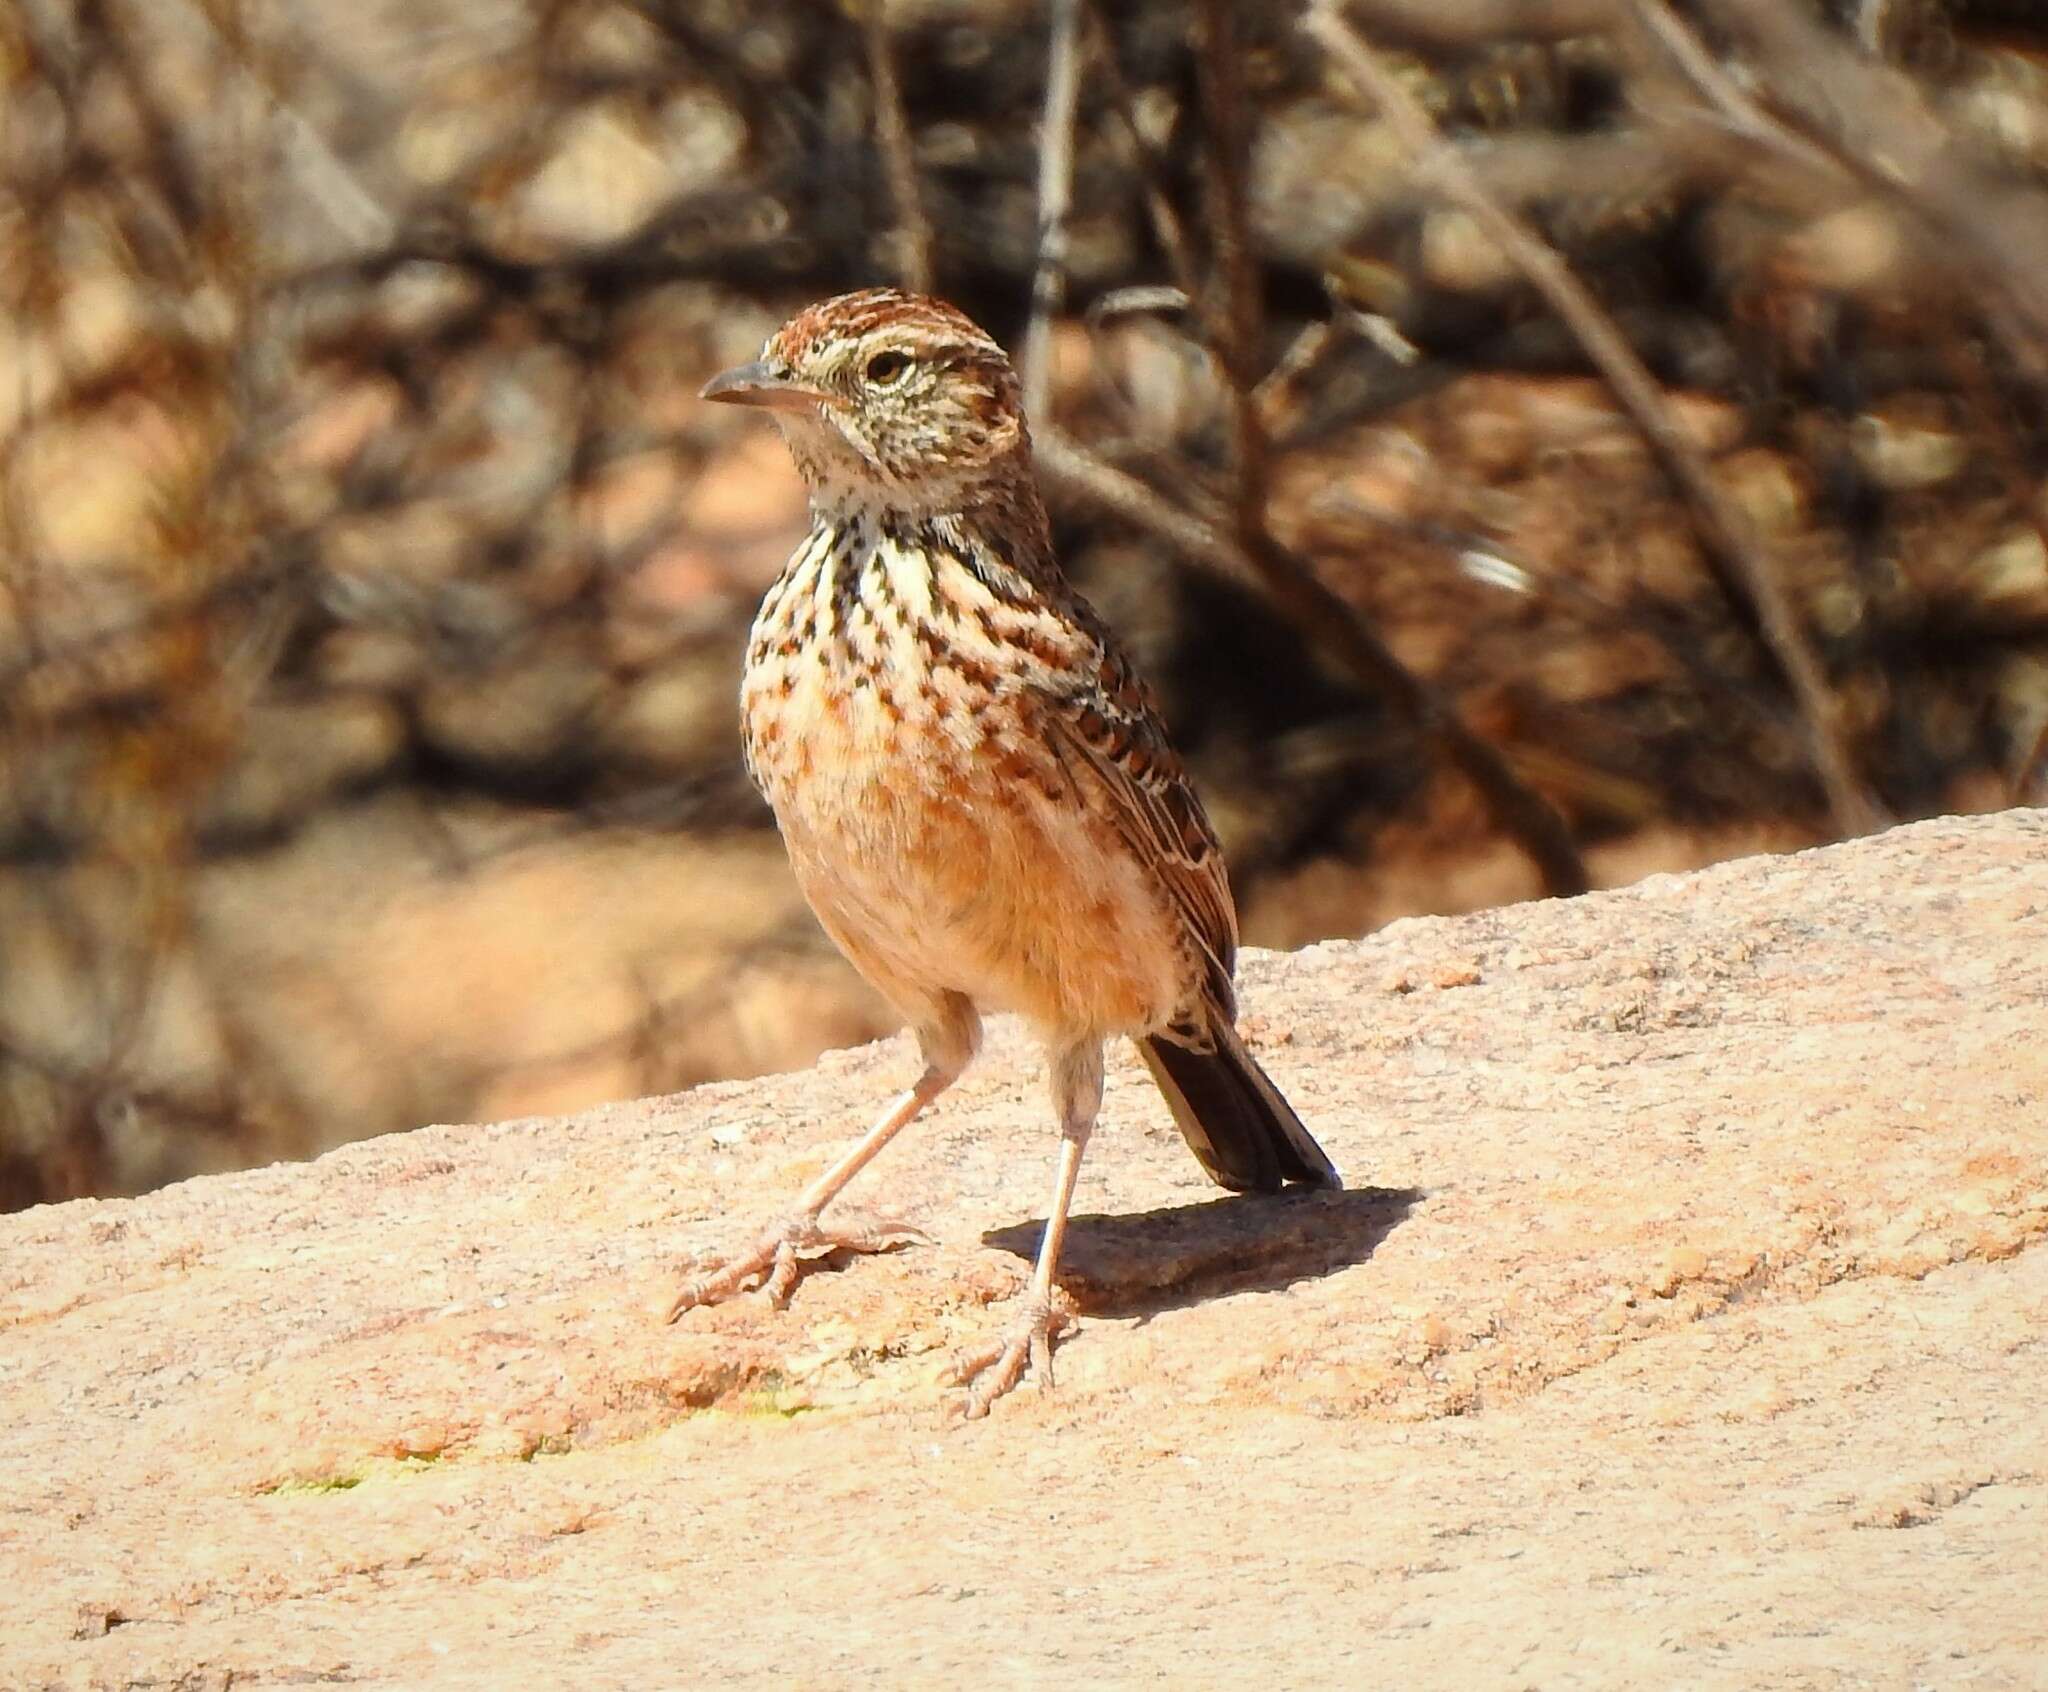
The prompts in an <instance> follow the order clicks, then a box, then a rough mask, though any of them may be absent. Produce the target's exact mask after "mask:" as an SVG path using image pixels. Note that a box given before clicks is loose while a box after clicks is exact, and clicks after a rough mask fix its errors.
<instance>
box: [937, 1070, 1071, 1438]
mask: <svg viewBox="0 0 2048 1692" xmlns="http://www.w3.org/2000/svg"><path fill="white" fill-rule="evenodd" d="M1052 1085H1053V1099H1054V1102H1055V1103H1056V1104H1057V1105H1058V1107H1059V1113H1060V1155H1059V1161H1058V1164H1057V1166H1056V1168H1055V1170H1054V1172H1053V1184H1052V1208H1051V1209H1050V1210H1049V1211H1048V1212H1047V1213H1046V1218H1045V1237H1044V1238H1043V1239H1041V1240H1040V1241H1039V1244H1038V1262H1037V1265H1036V1266H1035V1267H1034V1268H1033V1269H1032V1271H1031V1289H1030V1291H1029V1292H1027V1293H1026V1294H1025V1295H1024V1306H1023V1308H1022V1309H1021V1310H1019V1311H1018V1312H1017V1315H1016V1318H1015V1320H1013V1321H1012V1322H1011V1324H1010V1327H1009V1329H1008V1330H1007V1331H1006V1332H1005V1333H1004V1335H1003V1336H1002V1338H1000V1339H998V1340H996V1341H995V1342H994V1343H993V1344H990V1345H987V1346H984V1347H983V1348H982V1349H981V1350H979V1351H973V1352H969V1353H967V1354H965V1355H964V1356H961V1357H956V1358H955V1359H954V1360H953V1366H952V1369H951V1371H950V1373H951V1376H952V1378H953V1380H954V1381H955V1382H957V1383H959V1384H960V1385H963V1386H966V1387H967V1389H968V1390H967V1402H966V1404H965V1405H964V1406H963V1407H962V1411H963V1414H965V1415H966V1417H967V1418H968V1419H969V1420H970V1421H971V1420H973V1419H974V1418H976V1417H978V1416H986V1415H987V1414H988V1411H989V1406H990V1405H992V1404H993V1403H995V1401H996V1400H997V1399H999V1398H1001V1397H1002V1396H1003V1394H1004V1393H1006V1392H1008V1391H1009V1390H1010V1389H1011V1388H1012V1387H1014V1386H1015V1385H1016V1384H1017V1382H1018V1381H1019V1380H1020V1379H1021V1378H1022V1377H1023V1374H1024V1366H1025V1364H1027V1363H1029V1364H1030V1366H1031V1368H1032V1370H1033V1371H1034V1372H1035V1373H1036V1375H1037V1376H1038V1379H1039V1382H1040V1384H1041V1386H1042V1387H1044V1388H1046V1389H1048V1390H1049V1389H1050V1388H1051V1386H1052V1384H1053V1378H1052V1347H1053V1342H1054V1341H1055V1340H1056V1339H1058V1338H1059V1336H1060V1335H1061V1334H1062V1333H1064V1332H1065V1331H1066V1330H1067V1329H1068V1328H1069V1327H1071V1326H1072V1325H1073V1321H1074V1318H1073V1315H1072V1313H1071V1312H1069V1311H1068V1310H1067V1309H1066V1307H1065V1306H1064V1305H1063V1304H1062V1303H1061V1301H1060V1294H1059V1290H1058V1289H1057V1288H1056V1287H1055V1286H1054V1285H1053V1276H1054V1275H1055V1274H1056V1273H1057V1272H1058V1270H1059V1262H1060V1246H1061V1244H1062V1243H1063V1242H1064V1241H1065V1239H1066V1237H1067V1211H1068V1209H1069V1208H1070V1207H1071V1206H1072V1205H1073V1202H1074V1183H1075V1182H1076V1181H1078V1180H1079V1179H1080V1176H1081V1154H1082V1153H1083V1152H1085V1151H1086V1150H1087V1149H1088V1136H1089V1135H1090V1134H1091V1133H1092V1132H1094V1129H1095V1118H1096V1115H1097V1113H1098V1112H1099V1111H1100V1110H1101V1108H1102V1046H1101V1043H1100V1042H1095V1043H1092V1044H1088V1045H1083V1046H1075V1047H1069V1048H1068V1049H1067V1050H1066V1051H1064V1052H1061V1053H1059V1054H1058V1055H1057V1056H1055V1057H1054V1059H1053V1064H1052Z"/></svg>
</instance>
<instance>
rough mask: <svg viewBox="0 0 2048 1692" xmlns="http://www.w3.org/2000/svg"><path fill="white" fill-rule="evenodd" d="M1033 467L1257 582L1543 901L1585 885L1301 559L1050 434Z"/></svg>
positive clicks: (1526, 805) (1478, 754) (1455, 718)
mask: <svg viewBox="0 0 2048 1692" xmlns="http://www.w3.org/2000/svg"><path fill="white" fill-rule="evenodd" d="M1038 463H1039V467H1040V469H1041V470H1042V471H1043V472H1044V473H1045V475H1046V478H1047V479H1048V480H1049V481H1051V482H1052V483H1053V484H1054V485H1056V486H1057V487H1059V488H1060V489H1062V490H1063V491H1065V492H1066V493H1068V494H1069V495H1071V496H1072V497H1074V498H1077V499H1080V500H1083V501H1085V502H1087V503H1088V504H1091V505H1095V506H1098V507H1100V508H1101V509H1102V510H1104V511H1107V512H1109V513H1111V514H1112V515H1114V516H1116V517H1119V518H1121V519H1122V520H1123V521H1125V522H1127V523H1130V524H1131V525H1132V526H1133V527H1135V528H1139V529H1142V530H1144V531H1146V532H1147V533H1149V534H1151V535H1154V536H1156V537H1157V538H1158V539H1160V540H1162V541H1164V542H1166V544H1167V545H1169V546H1171V547H1173V548H1174V550H1175V551H1177V552H1179V553H1180V554H1182V555H1183V556H1184V557H1187V558H1192V559H1193V560H1195V561H1196V562H1197V563H1199V564H1202V565H1205V566H1206V567H1208V568H1209V569H1212V570H1215V571H1217V572H1218V573H1219V574H1221V575H1225V576H1229V577H1232V578H1234V579H1236V580H1238V581H1251V582H1256V583H1258V584H1259V585H1260V586H1261V587H1263V588H1264V589H1265V591H1266V594H1267V596H1268V597H1269V598H1270V599H1271V600H1272V601H1273V602H1274V604H1276V605H1277V606H1278V607H1279V608H1280V610H1281V612H1282V613H1283V614H1284V615H1285V616H1286V617H1287V618H1288V620H1289V621H1290V622H1292V623H1293V624H1294V626H1295V627H1296V629H1297V630H1299V631H1300V633H1301V635H1302V637H1303V638H1304V640H1305V641H1306V642H1307V643H1308V645H1309V647H1310V648H1311V649H1312V650H1314V651H1316V652H1319V653H1320V654H1321V655H1322V656H1323V657H1324V658H1325V659H1326V660H1327V661H1328V662H1329V663H1330V664H1331V665H1332V666H1333V667H1335V668H1336V669H1338V670H1340V671H1342V672H1343V673H1344V674H1346V675H1348V676H1350V677H1352V678H1353V679H1354V680H1356V681H1358V682H1359V683H1361V684H1362V685H1364V686H1365V687H1367V688H1370V689H1372V690H1373V691H1374V692H1376V693H1378V694H1380V695H1382V696H1384V697H1385V698H1386V699H1387V700H1388V701H1389V702H1390V703H1391V704H1392V705H1393V707H1394V709H1395V710H1396V711H1397V712H1398V713H1399V714H1400V715H1401V716H1402V717H1403V718H1404V719H1405V720H1406V721H1407V722H1408V723H1409V724H1410V725H1411V726H1412V727H1413V728H1414V729H1415V730H1416V732H1417V733H1418V734H1419V735H1421V736H1422V737H1423V738H1424V739H1425V740H1426V741H1429V742H1430V743H1432V744H1434V745H1436V746H1438V747H1440V748H1441V749H1442V751H1443V753H1444V755H1445V756H1446V757H1447V758H1449V759H1450V761H1451V763H1452V765H1453V766H1454V767H1455V768H1456V769H1457V770H1458V772H1459V773H1460V774H1462V775H1463V776H1464V777H1465V779H1466V780H1467V781H1469V782H1471V784H1472V785H1473V787H1474V788H1475V789H1476V790H1477V791H1478V793H1479V796H1480V798H1481V800H1482V801H1483V802H1484V803H1485V805H1486V809H1487V812H1488V814H1489V815H1490V816H1491V817H1492V818H1493V820H1494V823H1495V825H1496V826H1497V827H1499V828H1500V829H1501V831H1502V832H1503V833H1505V834H1506V835H1507V836H1508V837H1509V838H1510V839H1512V840H1513V841H1514V842H1515V843H1516V844H1517V845H1518V846H1520V847H1521V848H1522V850H1523V851H1524V852H1526V853H1527V854H1528V855H1529V857H1530V859H1531V860H1532V861H1533V862H1534V863H1535V865H1536V869H1537V873H1538V874H1539V875H1541V877H1542V878H1543V887H1544V891H1545V892H1546V893H1548V894H1550V895H1551V896H1553V897H1559V898H1563V897H1569V896H1571V895H1572V894H1575V893H1583V892H1585V891H1586V889H1587V887H1588V886H1590V885H1591V884H1590V882H1589V880H1588V879H1587V875H1586V866H1585V864H1584V862H1583V860H1581V858H1580V857H1579V853H1578V848H1577V847H1576V846H1575V845H1574V844H1573V842H1572V837H1571V830H1570V829H1569V828H1567V827H1566V826H1565V822H1564V819H1563V818H1562V817H1560V816H1559V815H1558V814H1557V812H1556V811H1555V810H1553V809H1552V808H1551V806H1550V805H1549V803H1548V802H1547V801H1545V800H1544V798H1543V797H1542V796H1541V795H1540V794H1538V793H1536V792H1535V791H1533V790H1532V789H1530V788H1528V787H1526V786H1524V785H1523V783H1522V782H1521V781H1520V780H1519V779H1517V777H1516V775H1515V773H1514V771H1513V770H1512V769H1510V768H1509V766H1508V763H1507V760H1506V759H1505V758H1503V757H1502V756H1501V754H1500V752H1499V751H1498V750H1497V749H1496V748H1495V747H1493V746H1492V745H1490V744H1489V743H1488V742H1487V741H1485V740H1483V739H1481V738H1480V737H1479V736H1478V735H1476V734H1474V733H1473V732H1472V730H1471V729H1470V728H1469V727H1467V726H1466V724H1465V722H1464V720H1463V719H1462V718H1461V717H1460V716H1459V715H1458V714H1457V712H1456V711H1454V710H1453V709H1452V708H1451V707H1450V705H1449V704H1447V703H1446V702H1445V701H1444V699H1443V698H1442V697H1441V696H1440V695H1439V694H1438V693H1437V692H1436V690H1435V689H1434V688H1432V687H1431V686H1430V685H1429V684H1428V683H1427V682H1426V681H1424V680H1423V679H1422V678H1421V677H1420V676H1418V675H1416V674H1415V672H1414V671H1412V670H1410V669H1409V668H1408V667H1407V665H1405V664H1403V663H1402V662H1401V660H1400V659H1399V658H1397V657H1396V656H1395V655H1394V654H1393V652H1392V651H1391V650H1389V648H1388V647H1387V645H1386V643H1385V642H1384V641H1382V640H1381V639H1380V638H1379V636H1378V635H1377V634H1375V633H1374V632H1373V630H1372V628H1371V627H1370V625H1369V624H1367V622H1366V620H1365V619H1364V617H1363V616H1361V615H1360V614H1359V612H1358V610H1357V608H1356V607H1354V606H1353V605H1351V604H1350V603H1349V602H1348V601H1347V600H1344V599H1342V598H1340V597H1339V596H1338V595H1337V594H1336V593H1334V592H1333V591H1332V590H1331V589H1330V588H1329V587H1328V586H1327V585H1326V584H1325V583H1324V582H1323V580H1322V578H1321V577H1319V576H1318V575H1317V574H1316V573H1315V571H1314V570H1312V569H1311V568H1310V567H1309V565H1308V563H1307V562H1306V561H1305V560H1304V559H1302V558H1300V557H1298V556H1297V555H1296V554H1295V553H1293V552H1290V551H1289V550H1288V549H1287V548H1286V547H1284V546H1282V545H1280V544H1279V542H1277V541H1275V540H1273V539H1272V538H1271V537H1270V536H1262V537H1261V538H1260V541H1259V544H1258V549H1257V550H1256V551H1253V550H1251V549H1249V548H1247V547H1245V546H1243V545H1242V544H1240V543H1238V542H1235V541H1232V540H1228V539H1226V538H1225V537H1224V536H1223V535H1222V534H1220V533H1218V531H1217V530H1216V529H1214V528H1213V527H1211V526H1210V525H1209V524H1207V523H1205V522H1203V521H1202V520H1201V519H1200V518H1199V517H1195V516H1192V515H1190V514H1189V513H1188V512H1186V511H1184V510H1182V509H1181V508H1180V507H1179V506H1177V505H1175V504H1174V503H1173V502H1172V501H1170V500H1167V499H1165V498H1164V497H1162V496H1161V495H1160V494H1158V493H1157V492H1155V491H1154V490H1153V489H1152V488H1150V487H1148V486H1146V484H1145V483H1143V482H1141V481H1139V480H1138V479H1137V478H1136V477H1135V476H1132V475H1129V474H1128V473H1126V472H1125V471H1122V470H1119V469H1117V468H1116V466H1115V465H1113V464H1109V463H1106V462H1105V461H1104V460H1103V459H1101V458H1100V457H1098V456H1097V455H1096V454H1094V453H1092V452H1090V451H1089V450H1088V449H1087V448H1086V447H1084V446H1082V445H1081V444H1080V443H1079V442H1078V441H1076V440H1074V439H1073V438H1072V437H1070V436H1068V435H1066V434H1065V433H1063V432H1062V431H1060V430H1057V429H1051V428H1048V429H1045V430H1043V431H1042V432H1041V438H1040V440H1039V443H1038Z"/></svg>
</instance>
